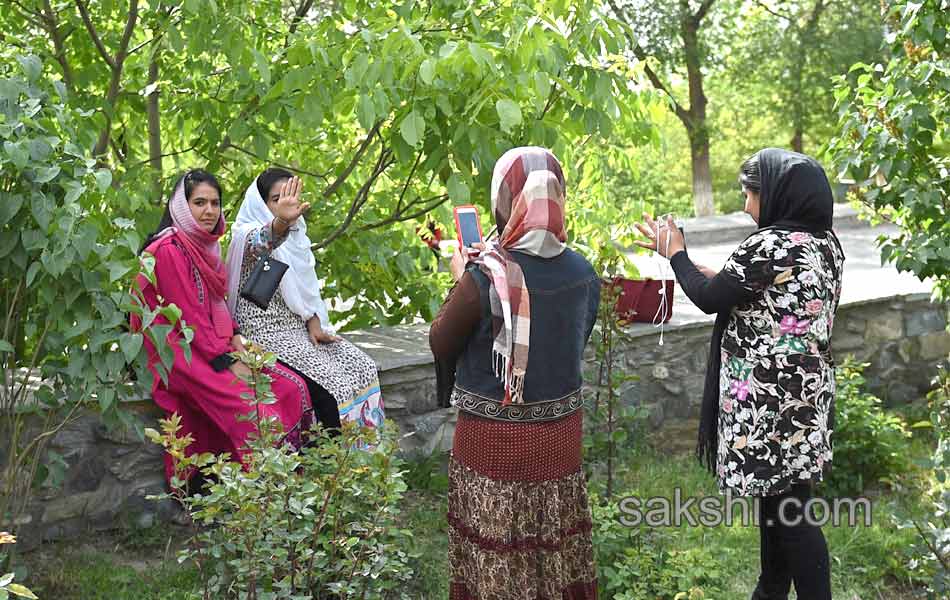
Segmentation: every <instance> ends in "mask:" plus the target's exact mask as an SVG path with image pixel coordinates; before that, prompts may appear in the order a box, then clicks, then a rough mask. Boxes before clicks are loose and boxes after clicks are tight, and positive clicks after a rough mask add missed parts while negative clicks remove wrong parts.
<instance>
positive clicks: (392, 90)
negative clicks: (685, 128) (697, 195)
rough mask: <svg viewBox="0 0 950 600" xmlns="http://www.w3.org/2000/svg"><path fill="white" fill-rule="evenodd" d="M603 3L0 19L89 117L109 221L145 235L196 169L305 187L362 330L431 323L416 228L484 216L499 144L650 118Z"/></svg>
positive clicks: (316, 235)
mask: <svg viewBox="0 0 950 600" xmlns="http://www.w3.org/2000/svg"><path fill="white" fill-rule="evenodd" d="M595 4H596V3H594V2H587V1H584V2H567V1H564V0H561V1H534V0H517V1H512V2H505V3H492V4H487V3H470V2H462V1H461V0H433V1H427V2H414V1H409V2H403V3H399V4H393V3H391V2H378V1H370V0H360V1H357V0H351V1H346V2H314V1H311V0H301V1H300V2H297V3H289V2H278V1H276V0H275V1H269V2H254V3H248V2H243V1H238V0H215V1H211V0H187V1H159V0H151V1H148V2H146V1H145V0H127V1H123V2H119V1H117V0H98V1H95V0H73V1H72V2H58V3H56V2H53V3H51V2H50V1H47V0H18V2H16V3H15V4H14V5H13V9H12V10H9V11H4V13H3V16H2V17H0V25H2V29H3V30H4V31H12V32H17V33H16V34H10V35H7V36H6V41H8V42H9V43H12V44H14V45H19V46H21V47H23V48H27V49H31V50H33V51H34V52H35V53H38V54H42V55H44V56H46V57H48V59H49V60H47V61H46V62H47V64H49V65H51V66H52V68H48V69H47V70H46V71H45V72H44V75H45V76H50V77H54V78H57V79H59V81H60V82H61V83H62V85H63V86H64V87H65V88H66V90H67V91H68V94H69V96H68V98H69V103H70V105H71V106H73V107H76V108H78V109H81V110H88V111H92V114H90V116H89V121H90V128H91V129H92V131H94V136H93V138H92V139H91V140H89V141H88V142H86V143H87V144H88V146H87V147H88V148H89V149H90V151H91V152H92V153H93V155H94V156H96V158H97V160H98V161H99V164H100V165H102V166H104V167H106V168H108V169H110V170H111V171H112V173H113V175H114V180H115V181H114V184H113V186H112V188H111V189H110V190H109V191H108V193H107V199H106V201H105V203H106V205H108V207H109V208H108V209H107V210H109V211H110V212H112V213H113V214H115V215H121V216H131V215H133V214H136V215H139V216H140V217H141V219H140V220H139V223H138V228H139V231H143V230H144V229H147V228H148V226H149V225H151V224H152V223H154V221H155V220H157V213H158V211H159V210H160V204H161V201H160V195H159V193H158V191H159V190H160V189H163V190H166V192H167V190H168V188H169V187H170V186H169V184H170V181H171V179H172V178H173V177H174V175H175V174H176V172H177V171H179V170H181V169H182V168H183V167H184V166H192V165H198V166H203V167H207V168H209V169H211V170H213V171H216V172H218V173H220V174H221V175H222V176H223V178H224V181H225V187H226V194H225V203H226V208H230V209H232V210H233V209H234V208H235V207H236V204H237V203H238V202H239V200H240V198H241V193H240V190H242V189H244V187H245V186H247V185H248V184H249V183H250V182H251V181H252V179H253V177H254V175H255V174H256V173H257V172H259V171H260V170H262V169H263V168H264V167H265V166H267V165H271V164H280V165H285V166H287V167H289V168H291V170H293V171H296V172H297V173H299V174H301V175H302V176H304V178H305V185H306V191H307V193H308V194H309V195H310V198H309V200H310V201H311V202H312V203H313V205H314V209H313V211H312V213H311V215H310V216H309V220H310V228H309V231H310V232H311V235H312V236H313V241H314V249H315V252H316V253H317V256H318V259H319V260H320V262H321V265H320V275H321V277H322V278H323V279H325V286H326V290H325V295H326V296H328V297H331V298H332V297H341V298H346V299H352V300H353V302H352V303H348V304H346V305H345V306H344V305H341V306H333V307H332V308H336V309H337V315H336V317H337V319H341V320H343V321H344V322H345V323H346V324H347V326H348V327H350V328H357V327H365V326H368V325H372V324H396V323H402V322H409V321H413V320H415V319H418V318H423V319H430V318H431V317H432V316H433V315H434V312H435V311H436V309H437V308H438V305H439V303H440V302H441V299H442V294H443V290H444V288H445V287H446V286H447V285H448V280H447V276H446V275H445V274H440V273H438V272H437V269H436V264H435V261H434V259H433V256H432V253H431V252H430V251H429V250H428V248H427V247H426V246H425V245H423V244H422V243H421V242H420V240H419V239H418V236H417V234H416V229H417V228H418V227H419V226H420V225H421V224H422V223H423V222H424V219H425V218H426V216H427V215H430V216H432V217H434V218H436V219H437V220H439V221H441V222H442V223H443V224H444V225H445V226H447V227H451V225H450V223H451V211H450V209H449V203H456V204H458V203H463V202H475V203H478V204H481V205H482V206H483V208H486V209H487V200H488V198H487V196H488V193H487V192H488V183H489V178H490V173H491V167H492V165H493V164H494V161H495V159H496V158H497V157H498V156H499V155H500V154H501V153H502V152H503V151H504V150H506V149H508V148H510V147H512V146H514V145H519V144H539V145H545V146H548V147H551V148H553V149H554V151H555V152H556V153H567V150H568V149H569V148H572V147H574V146H575V145H578V144H579V143H581V142H583V141H584V140H586V139H588V138H590V137H591V136H593V138H594V139H595V142H594V143H592V144H591V145H592V146H593V145H595V144H596V140H597V139H604V138H605V137H606V136H609V135H610V133H611V132H612V131H614V130H615V128H616V127H617V126H618V125H619V124H622V123H624V122H625V120H626V119H628V118H629V115H631V114H633V113H635V112H636V109H637V104H638V102H639V99H638V96H637V94H634V93H632V92H631V91H630V90H629V89H628V87H627V76H626V73H625V72H624V71H623V70H622V69H617V68H613V67H614V65H613V64H612V63H611V62H610V60H607V59H605V58H604V57H605V56H611V55H616V54H617V53H618V52H619V51H620V49H621V46H622V39H621V38H622V33H621V30H620V28H619V26H618V24H617V23H616V22H614V21H612V20H610V19H608V18H605V17H601V16H597V15H596V12H595V11H594V10H593V8H595ZM484 212H485V213H487V212H488V211H487V210H485V211H484Z"/></svg>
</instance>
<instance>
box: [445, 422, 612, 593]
mask: <svg viewBox="0 0 950 600" xmlns="http://www.w3.org/2000/svg"><path fill="white" fill-rule="evenodd" d="M582 419H583V416H582V412H581V411H577V412H575V413H573V414H572V415H569V416H567V417H565V418H563V419H560V420H558V421H548V422H544V423H508V422H504V421H494V420H490V419H485V418H482V417H477V416H474V415H471V414H468V413H465V412H460V413H459V419H458V425H457V427H456V431H455V442H454V447H453V449H452V458H451V461H450V463H449V510H448V521H449V560H450V568H451V581H450V583H449V598H450V599H451V600H523V599H524V598H531V599H535V598H538V599H545V600H547V599H550V600H562V599H563V600H590V599H594V598H596V597H597V580H596V574H595V570H594V552H593V543H592V539H591V526H592V521H591V512H590V506H589V504H588V500H587V483H586V481H585V479H584V472H583V470H582V468H581V427H582Z"/></svg>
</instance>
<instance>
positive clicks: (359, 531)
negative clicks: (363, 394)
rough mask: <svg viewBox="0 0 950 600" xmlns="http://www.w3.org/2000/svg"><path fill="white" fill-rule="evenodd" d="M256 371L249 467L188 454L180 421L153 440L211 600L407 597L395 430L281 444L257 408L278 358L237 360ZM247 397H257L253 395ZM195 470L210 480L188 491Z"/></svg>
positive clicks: (314, 434) (184, 557) (252, 353)
mask: <svg viewBox="0 0 950 600" xmlns="http://www.w3.org/2000/svg"><path fill="white" fill-rule="evenodd" d="M240 357H241V359H242V361H243V362H245V363H246V364H248V366H249V367H251V370H252V375H251V376H249V377H248V378H247V379H246V381H247V383H248V385H249V386H250V387H251V389H252V390H254V395H253V396H254V397H250V398H248V401H249V404H250V405H251V411H250V413H249V414H248V415H247V416H246V418H247V419H248V420H252V421H256V422H257V425H258V431H259V435H258V436H257V437H254V438H252V439H250V440H249V441H248V447H249V449H250V455H249V457H246V462H247V464H246V465H245V468H242V466H241V465H240V464H238V463H235V462H231V461H230V460H229V459H228V458H227V457H226V456H223V455H222V456H212V455H209V454H202V455H194V456H190V457H186V456H185V455H184V451H185V449H186V448H187V446H188V444H189V443H190V442H191V440H190V439H189V438H188V437H187V436H186V437H184V438H181V437H179V436H178V432H179V430H180V425H179V419H178V416H177V415H173V416H172V417H171V418H169V419H166V420H164V421H163V422H162V430H163V431H162V433H159V432H157V431H154V430H148V431H147V435H148V436H149V438H151V439H152V440H154V441H156V442H158V443H160V444H161V445H162V446H163V447H165V449H166V451H168V452H170V453H171V454H172V456H173V457H175V459H176V476H175V479H174V480H173V481H172V488H173V492H172V495H173V496H174V497H175V498H177V499H178V500H179V501H180V502H181V504H182V505H183V506H184V508H185V509H187V510H188V512H189V513H190V514H191V516H192V518H193V520H194V521H195V523H196V524H199V525H201V526H202V529H201V531H200V532H199V533H198V534H197V535H196V536H195V537H194V538H193V539H192V541H191V543H190V544H189V547H188V548H186V549H185V550H183V551H182V553H181V555H180V556H179V560H180V561H181V562H185V561H192V562H194V563H195V564H196V565H197V567H198V569H199V571H200V572H201V576H202V580H203V583H204V590H203V594H202V596H203V597H204V598H215V599H218V598H229V599H230V598H242V599H243V598H248V599H261V600H263V599H265V598H267V599H273V600H276V599H278V598H293V599H295V600H296V599H304V598H327V597H334V598H364V599H376V598H401V597H408V596H407V595H406V593H405V591H404V588H405V585H406V582H407V581H409V579H410V578H411V577H412V574H413V572H412V569H411V568H410V567H409V566H408V561H409V558H410V557H409V555H408V554H407V552H405V551H404V550H403V548H408V547H410V545H409V539H408V538H409V537H411V535H412V534H411V533H410V532H408V531H405V530H402V529H399V528H398V527H397V525H396V517H397V515H398V513H399V504H400V500H401V499H402V495H403V492H404V491H405V489H406V486H405V484H404V482H403V480H402V472H401V467H402V463H401V461H400V460H399V459H397V458H396V456H395V451H396V441H395V439H396V432H395V426H394V425H393V424H392V423H387V426H386V428H385V430H384V431H383V432H382V433H380V431H379V430H371V429H360V428H358V427H356V426H355V425H354V424H352V423H348V424H346V425H345V426H344V427H343V430H342V433H341V434H340V436H339V437H337V438H331V437H329V436H328V435H327V434H326V433H325V432H323V431H320V430H319V429H314V430H312V431H311V432H310V433H311V438H312V439H311V441H310V443H308V444H307V446H305V447H304V448H303V449H302V450H300V451H296V450H293V449H292V448H291V447H289V446H279V445H277V443H276V442H277V441H278V440H279V439H280V436H281V432H280V426H279V423H277V422H276V421H275V420H271V419H269V418H265V417H262V416H261V414H260V412H259V410H258V408H259V406H260V405H262V404H271V403H273V402H275V401H276V399H275V398H274V396H273V393H272V392H271V389H270V382H269V377H268V376H267V375H266V374H264V373H263V372H262V369H263V367H265V366H268V365H273V364H274V362H275V360H276V357H274V356H273V355H272V354H269V353H265V352H263V351H260V350H259V349H252V350H248V351H246V352H242V353H240ZM248 395H249V396H251V394H248ZM194 468H198V469H200V470H201V472H202V473H203V474H204V475H205V476H206V477H207V478H208V479H209V480H212V481H214V483H213V484H211V485H210V487H209V489H208V491H207V492H206V493H198V494H195V495H193V496H188V495H186V494H185V493H184V492H183V490H182V488H183V486H184V481H183V476H184V474H185V473H187V472H188V471H189V470H190V469H194Z"/></svg>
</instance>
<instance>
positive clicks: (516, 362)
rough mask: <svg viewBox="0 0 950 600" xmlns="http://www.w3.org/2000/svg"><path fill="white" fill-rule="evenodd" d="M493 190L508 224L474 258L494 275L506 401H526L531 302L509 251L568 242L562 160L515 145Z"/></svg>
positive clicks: (556, 247) (497, 355)
mask: <svg viewBox="0 0 950 600" xmlns="http://www.w3.org/2000/svg"><path fill="white" fill-rule="evenodd" d="M491 191H492V195H491V201H492V211H493V212H494V214H495V215H496V218H497V219H499V221H500V222H505V223H506V225H505V229H504V231H502V233H501V236H500V238H499V239H498V240H495V241H493V242H490V243H489V244H488V247H487V248H486V249H485V250H484V251H483V252H482V253H481V254H480V255H479V256H478V258H476V259H475V261H474V262H475V264H477V265H478V267H479V268H480V269H481V271H482V272H483V273H485V275H486V276H487V277H488V278H489V279H490V280H491V288H490V289H489V299H490V301H491V312H492V321H493V328H494V335H495V341H494V344H493V345H492V361H493V364H494V365H495V375H496V376H497V377H498V378H499V379H501V380H502V381H503V382H504V384H505V399H504V401H503V402H502V404H505V405H507V404H511V403H514V404H522V403H524V396H523V392H524V375H525V371H526V370H527V368H528V346H529V337H530V332H531V302H530V294H529V290H528V288H527V286H526V285H525V279H524V273H523V272H522V271H521V267H520V266H519V265H518V263H517V262H515V260H514V259H513V258H512V257H511V254H510V252H511V251H513V250H516V251H518V252H523V253H525V254H530V255H532V256H537V257H540V258H554V257H555V256H558V255H560V254H561V253H562V252H563V251H564V249H565V248H566V247H567V246H566V245H565V241H566V240H567V234H566V232H565V230H564V174H563V172H562V171H561V164H560V163H559V162H558V160H557V158H555V157H554V155H553V154H551V152H549V151H548V150H545V149H544V148H537V147H524V148H514V149H512V150H509V151H508V152H506V153H505V154H504V155H503V156H502V157H501V158H500V159H499V160H498V162H497V163H495V170H494V173H493V174H492V186H491Z"/></svg>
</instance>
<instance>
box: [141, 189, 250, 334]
mask: <svg viewBox="0 0 950 600" xmlns="http://www.w3.org/2000/svg"><path fill="white" fill-rule="evenodd" d="M185 177H187V175H186V176H185ZM168 212H169V214H170V215H171V218H172V223H174V226H173V227H169V228H168V229H166V230H165V231H163V232H162V233H160V234H159V236H158V238H157V239H161V238H164V237H166V236H168V235H173V236H175V239H177V240H178V242H179V243H181V245H182V246H183V247H184V248H185V252H187V254H188V257H189V258H190V259H191V262H192V264H193V265H194V266H195V268H197V269H198V272H199V273H200V274H201V279H202V281H204V282H205V285H207V287H208V291H209V292H210V293H209V294H208V296H209V298H208V299H209V302H210V304H211V322H212V323H213V324H214V332H215V334H216V335H217V336H218V337H222V338H228V339H230V338H231V336H232V335H234V321H232V320H231V312H230V311H229V310H228V305H227V302H226V301H225V296H226V295H227V292H228V274H227V272H226V271H225V269H224V264H223V263H222V262H221V245H220V244H219V243H218V240H220V239H221V236H222V235H224V232H225V222H224V213H222V214H221V215H219V216H218V223H217V225H215V227H214V231H212V232H210V233H209V232H208V231H205V230H204V228H202V227H201V225H199V224H198V222H197V221H196V220H195V217H194V215H192V214H191V208H190V207H189V206H188V199H187V198H185V178H184V177H183V178H182V179H181V181H179V182H178V185H177V186H175V192H174V193H173V194H172V197H171V199H170V200H169V201H168Z"/></svg>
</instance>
